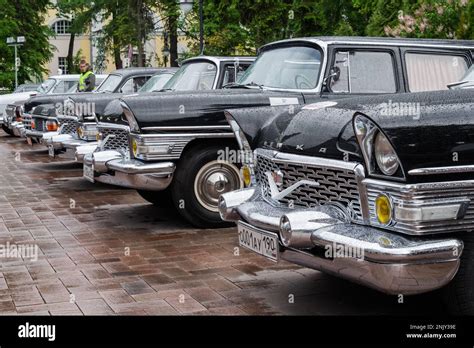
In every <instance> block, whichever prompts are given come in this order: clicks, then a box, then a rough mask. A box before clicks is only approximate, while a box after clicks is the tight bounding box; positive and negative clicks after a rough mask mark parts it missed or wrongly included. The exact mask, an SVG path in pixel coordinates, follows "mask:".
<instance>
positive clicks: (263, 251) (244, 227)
mask: <svg viewBox="0 0 474 348" xmlns="http://www.w3.org/2000/svg"><path fill="white" fill-rule="evenodd" d="M237 229H238V231H239V245H240V246H242V247H244V248H246V249H249V250H252V251H254V252H256V253H257V254H260V255H263V256H265V257H266V258H269V259H270V260H272V261H278V251H279V246H278V236H277V234H276V233H272V232H268V231H264V230H261V229H258V228H255V227H252V226H250V225H248V224H245V223H243V222H239V223H238V225H237Z"/></svg>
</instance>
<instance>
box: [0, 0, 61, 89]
mask: <svg viewBox="0 0 474 348" xmlns="http://www.w3.org/2000/svg"><path fill="white" fill-rule="evenodd" d="M48 6H49V1H48V0H36V1H29V0H16V1H11V0H0V8H1V9H2V12H1V14H0V88H4V87H5V88H8V89H12V88H13V86H14V83H15V70H14V69H15V68H14V64H15V62H14V60H15V59H14V49H13V47H9V46H7V44H6V39H7V38H8V37H17V36H24V37H25V39H26V42H25V44H24V45H23V46H21V47H19V49H18V56H19V57H20V59H21V66H20V68H19V69H18V83H19V84H21V83H24V82H25V81H31V80H41V79H42V75H43V74H44V73H47V69H46V68H45V66H46V64H47V63H48V61H49V60H50V59H51V57H52V51H53V47H52V46H51V45H50V44H49V41H48V39H49V36H50V35H51V34H52V33H51V30H50V29H49V28H48V26H46V25H44V16H45V14H46V11H47V8H48Z"/></svg>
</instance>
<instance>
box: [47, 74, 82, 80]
mask: <svg viewBox="0 0 474 348" xmlns="http://www.w3.org/2000/svg"><path fill="white" fill-rule="evenodd" d="M80 76H81V75H79V74H68V75H51V76H49V77H48V78H49V79H56V80H78V79H79V77H80Z"/></svg>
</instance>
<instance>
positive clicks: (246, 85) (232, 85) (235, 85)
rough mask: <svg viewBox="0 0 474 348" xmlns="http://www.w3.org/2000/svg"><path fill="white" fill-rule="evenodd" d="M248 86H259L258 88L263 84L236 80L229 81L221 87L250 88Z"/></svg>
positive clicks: (261, 87)
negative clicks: (243, 82) (242, 82)
mask: <svg viewBox="0 0 474 348" xmlns="http://www.w3.org/2000/svg"><path fill="white" fill-rule="evenodd" d="M250 87H259V88H260V89H263V87H264V86H263V85H259V84H258V83H255V82H253V81H252V82H250V83H245V84H241V83H237V82H231V83H228V84H226V85H224V86H223V87H222V88H250Z"/></svg>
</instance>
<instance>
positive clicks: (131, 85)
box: [120, 76, 150, 94]
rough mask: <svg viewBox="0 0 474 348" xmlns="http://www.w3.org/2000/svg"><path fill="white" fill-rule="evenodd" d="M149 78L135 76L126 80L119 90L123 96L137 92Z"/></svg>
mask: <svg viewBox="0 0 474 348" xmlns="http://www.w3.org/2000/svg"><path fill="white" fill-rule="evenodd" d="M149 78H150V76H137V77H133V78H130V79H128V80H127V82H125V83H124V84H123V86H122V88H120V91H121V92H122V93H125V94H130V93H135V92H137V91H138V90H139V89H140V88H141V87H142V86H143V85H144V84H145V83H146V82H147V81H148V80H149Z"/></svg>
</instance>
